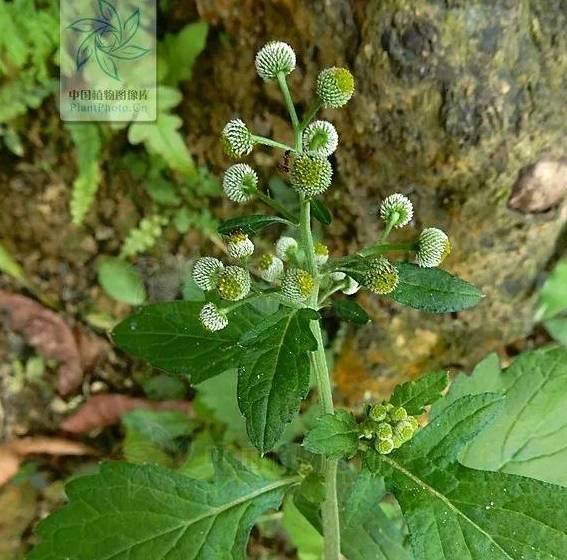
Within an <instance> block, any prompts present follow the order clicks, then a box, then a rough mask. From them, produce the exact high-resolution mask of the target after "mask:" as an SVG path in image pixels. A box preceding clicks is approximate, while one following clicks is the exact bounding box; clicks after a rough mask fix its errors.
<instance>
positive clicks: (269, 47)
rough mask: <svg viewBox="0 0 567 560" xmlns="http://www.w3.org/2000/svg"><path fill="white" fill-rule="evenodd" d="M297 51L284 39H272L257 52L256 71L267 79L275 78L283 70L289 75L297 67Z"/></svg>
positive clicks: (283, 72)
mask: <svg viewBox="0 0 567 560" xmlns="http://www.w3.org/2000/svg"><path fill="white" fill-rule="evenodd" d="M295 62H296V60H295V52H294V51H293V49H292V48H291V47H290V46H289V45H288V44H287V43H284V42H283V41H270V42H269V43H267V44H266V45H264V46H263V47H262V48H261V49H260V50H259V51H258V53H257V54H256V71H257V72H258V76H260V78H262V79H263V80H265V81H269V80H275V79H276V78H277V76H278V74H279V73H280V72H281V73H282V74H284V75H285V76H287V75H288V74H289V73H290V72H292V71H293V70H294V68H295Z"/></svg>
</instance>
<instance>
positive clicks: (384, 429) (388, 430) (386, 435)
mask: <svg viewBox="0 0 567 560" xmlns="http://www.w3.org/2000/svg"><path fill="white" fill-rule="evenodd" d="M376 435H377V436H378V438H379V439H391V438H392V437H393V435H394V430H393V429H392V426H391V425H390V424H388V422H380V424H378V426H376Z"/></svg>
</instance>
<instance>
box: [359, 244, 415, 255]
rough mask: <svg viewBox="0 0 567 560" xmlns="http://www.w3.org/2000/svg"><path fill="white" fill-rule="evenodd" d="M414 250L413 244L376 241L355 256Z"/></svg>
mask: <svg viewBox="0 0 567 560" xmlns="http://www.w3.org/2000/svg"><path fill="white" fill-rule="evenodd" d="M415 248H416V245H415V243H383V242H382V241H378V243H374V244H373V245H369V246H368V247H365V248H364V249H361V250H360V251H358V253H357V255H359V256H360V257H370V256H372V255H379V254H382V253H388V252H390V251H414V250H415Z"/></svg>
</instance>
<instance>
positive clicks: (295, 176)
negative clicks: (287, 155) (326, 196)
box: [291, 154, 333, 197]
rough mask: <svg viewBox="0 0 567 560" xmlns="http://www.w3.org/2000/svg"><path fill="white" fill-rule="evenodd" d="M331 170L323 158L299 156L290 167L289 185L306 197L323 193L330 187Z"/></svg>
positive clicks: (307, 155) (306, 155)
mask: <svg viewBox="0 0 567 560" xmlns="http://www.w3.org/2000/svg"><path fill="white" fill-rule="evenodd" d="M332 177H333V168H332V167H331V164H330V163H329V160H327V159H326V158H324V157H318V156H310V155H309V154H299V155H298V156H297V157H295V158H294V159H293V162H292V166H291V184H292V185H293V186H294V187H295V188H296V189H297V190H298V191H299V192H301V193H303V194H304V195H305V196H307V197H313V196H316V195H318V194H321V193H323V192H325V191H326V190H327V189H328V188H329V186H330V185H331V179H332Z"/></svg>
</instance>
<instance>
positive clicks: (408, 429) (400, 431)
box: [394, 419, 415, 442]
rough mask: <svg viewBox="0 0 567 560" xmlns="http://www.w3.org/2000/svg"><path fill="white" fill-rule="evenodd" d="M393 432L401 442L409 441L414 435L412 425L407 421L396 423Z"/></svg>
mask: <svg viewBox="0 0 567 560" xmlns="http://www.w3.org/2000/svg"><path fill="white" fill-rule="evenodd" d="M394 431H395V433H396V435H397V436H398V437H399V438H400V439H401V440H402V441H403V442H406V441H409V440H410V439H411V438H412V437H413V434H414V433H415V430H414V429H413V425H412V423H411V422H410V421H409V420H407V419H406V420H402V421H401V422H398V423H397V424H396V425H395V427H394Z"/></svg>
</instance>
